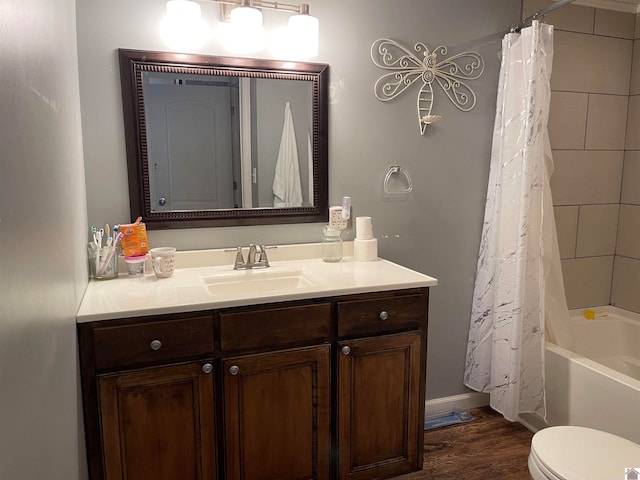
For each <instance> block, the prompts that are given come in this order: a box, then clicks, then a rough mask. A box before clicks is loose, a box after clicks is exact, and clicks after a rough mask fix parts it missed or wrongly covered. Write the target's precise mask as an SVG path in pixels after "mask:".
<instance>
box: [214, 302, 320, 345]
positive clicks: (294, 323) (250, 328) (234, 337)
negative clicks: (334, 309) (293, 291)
mask: <svg viewBox="0 0 640 480" xmlns="http://www.w3.org/2000/svg"><path fill="white" fill-rule="evenodd" d="M330 332H331V304H329V303H319V304H313V305H302V306H295V307H283V308H269V309H256V310H248V311H241V312H225V313H221V314H220V347H221V348H222V351H223V352H229V351H232V350H250V349H260V348H276V347H279V346H283V345H291V344H298V343H309V342H323V341H326V340H328V339H329V336H330Z"/></svg>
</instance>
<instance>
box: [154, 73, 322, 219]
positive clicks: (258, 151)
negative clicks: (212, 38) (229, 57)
mask: <svg viewBox="0 0 640 480" xmlns="http://www.w3.org/2000/svg"><path fill="white" fill-rule="evenodd" d="M142 84H143V95H144V105H145V119H146V126H147V141H148V145H149V150H148V159H147V163H148V168H149V189H150V196H151V209H152V211H154V212H155V211H172V210H211V209H227V208H253V207H263V208H270V207H301V206H303V205H305V206H309V205H313V183H312V182H310V181H309V180H310V179H313V177H312V176H310V173H313V165H309V162H310V160H313V152H312V151H311V148H312V145H311V135H312V133H313V132H312V126H313V124H312V118H311V113H312V105H311V98H312V97H311V93H312V92H311V83H310V82H300V81H295V80H272V79H263V78H260V79H257V78H237V77H228V76H219V77H218V76H216V78H214V79H212V78H210V77H207V76H205V75H196V74H176V73H167V72H143V74H142Z"/></svg>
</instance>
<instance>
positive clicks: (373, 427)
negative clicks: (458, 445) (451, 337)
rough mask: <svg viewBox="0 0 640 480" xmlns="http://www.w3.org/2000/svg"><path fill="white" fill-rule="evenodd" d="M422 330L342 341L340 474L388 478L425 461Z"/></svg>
mask: <svg viewBox="0 0 640 480" xmlns="http://www.w3.org/2000/svg"><path fill="white" fill-rule="evenodd" d="M421 346H422V334H421V333H420V332H409V333H401V334H396V335H384V336H380V337H371V338H365V339H356V340H350V341H343V342H340V343H339V344H338V347H339V352H338V444H339V445H338V449H339V450H338V455H339V459H338V469H339V478H340V479H341V480H343V479H365V478H384V477H390V476H395V475H400V474H402V473H407V472H410V471H414V470H418V469H419V468H420V467H421V465H422V452H421V451H420V448H421V445H422V442H421V441H420V439H421V436H422V426H421V425H420V423H421V419H422V418H423V412H424V405H420V398H423V396H422V395H420V392H419V389H420V385H421V383H420V375H421V374H420V371H421Z"/></svg>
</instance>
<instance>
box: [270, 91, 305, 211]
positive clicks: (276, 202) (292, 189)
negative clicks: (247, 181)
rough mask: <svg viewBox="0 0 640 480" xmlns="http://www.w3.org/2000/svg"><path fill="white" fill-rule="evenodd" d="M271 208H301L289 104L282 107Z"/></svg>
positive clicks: (295, 148)
mask: <svg viewBox="0 0 640 480" xmlns="http://www.w3.org/2000/svg"><path fill="white" fill-rule="evenodd" d="M273 206H274V207H276V208H281V207H301V206H302V187H301V185H300V165H299V164H298V145H297V143H296V132H295V128H294V126H293V116H292V115H291V105H290V104H289V102H287V104H286V105H285V107H284V126H283V128H282V138H281V139H280V151H279V152H278V160H277V161H276V171H275V174H274V177H273Z"/></svg>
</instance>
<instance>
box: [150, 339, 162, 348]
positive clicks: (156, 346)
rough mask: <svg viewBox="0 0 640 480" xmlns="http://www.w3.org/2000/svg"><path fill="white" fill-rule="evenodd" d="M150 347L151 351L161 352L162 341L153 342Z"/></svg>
mask: <svg viewBox="0 0 640 480" xmlns="http://www.w3.org/2000/svg"><path fill="white" fill-rule="evenodd" d="M149 346H150V347H151V350H160V347H162V342H161V341H160V340H153V341H152V342H151V343H150V344H149Z"/></svg>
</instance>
